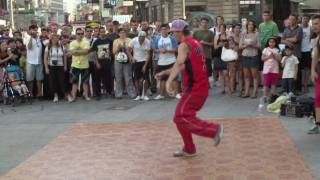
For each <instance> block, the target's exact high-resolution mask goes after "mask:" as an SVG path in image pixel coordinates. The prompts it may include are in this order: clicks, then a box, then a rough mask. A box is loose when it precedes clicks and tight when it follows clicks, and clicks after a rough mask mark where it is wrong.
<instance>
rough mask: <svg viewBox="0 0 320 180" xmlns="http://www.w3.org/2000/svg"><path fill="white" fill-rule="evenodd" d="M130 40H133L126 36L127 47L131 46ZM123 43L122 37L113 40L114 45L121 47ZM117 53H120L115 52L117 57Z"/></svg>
mask: <svg viewBox="0 0 320 180" xmlns="http://www.w3.org/2000/svg"><path fill="white" fill-rule="evenodd" d="M130 41H131V39H130V38H126V40H125V42H124V43H125V46H126V48H128V47H129V43H130ZM122 44H123V42H122V41H121V40H120V39H116V40H114V41H113V47H119V46H120V45H122ZM117 55H118V53H117V54H115V57H117Z"/></svg>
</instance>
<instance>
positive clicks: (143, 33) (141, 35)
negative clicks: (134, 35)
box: [138, 31, 147, 37]
mask: <svg viewBox="0 0 320 180" xmlns="http://www.w3.org/2000/svg"><path fill="white" fill-rule="evenodd" d="M138 36H139V37H146V36H147V33H146V32H144V31H140V32H139V34H138Z"/></svg>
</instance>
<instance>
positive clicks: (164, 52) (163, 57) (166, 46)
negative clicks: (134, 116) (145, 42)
mask: <svg viewBox="0 0 320 180" xmlns="http://www.w3.org/2000/svg"><path fill="white" fill-rule="evenodd" d="M169 30H170V27H169V25H168V24H163V25H161V37H160V38H158V39H157V40H156V42H155V43H156V44H155V45H156V47H155V51H154V53H157V54H158V55H159V60H158V66H157V70H156V73H159V72H162V71H166V70H168V69H170V68H172V67H173V65H174V63H175V62H176V60H177V58H176V53H177V48H178V42H177V41H176V39H175V38H174V37H172V36H169ZM167 79H168V76H163V77H162V78H161V79H160V94H159V95H158V96H157V97H155V100H160V99H164V97H165V94H166V81H167Z"/></svg>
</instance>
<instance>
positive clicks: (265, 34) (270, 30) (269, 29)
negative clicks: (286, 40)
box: [259, 11, 279, 48]
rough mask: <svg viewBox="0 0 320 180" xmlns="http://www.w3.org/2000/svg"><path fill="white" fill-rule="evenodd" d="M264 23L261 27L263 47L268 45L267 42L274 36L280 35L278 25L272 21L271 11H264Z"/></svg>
mask: <svg viewBox="0 0 320 180" xmlns="http://www.w3.org/2000/svg"><path fill="white" fill-rule="evenodd" d="M262 19H263V22H262V23H261V24H260V25H259V33H260V41H261V46H262V48H264V46H266V45H267V41H268V39H269V38H270V37H272V36H278V35H279V29H278V25H277V24H276V23H275V22H273V21H272V19H271V13H270V11H264V12H263V15H262Z"/></svg>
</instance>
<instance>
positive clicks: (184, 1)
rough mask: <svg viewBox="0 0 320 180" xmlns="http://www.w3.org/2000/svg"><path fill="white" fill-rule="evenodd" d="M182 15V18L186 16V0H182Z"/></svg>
mask: <svg viewBox="0 0 320 180" xmlns="http://www.w3.org/2000/svg"><path fill="white" fill-rule="evenodd" d="M182 16H183V19H185V18H186V0H182Z"/></svg>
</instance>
